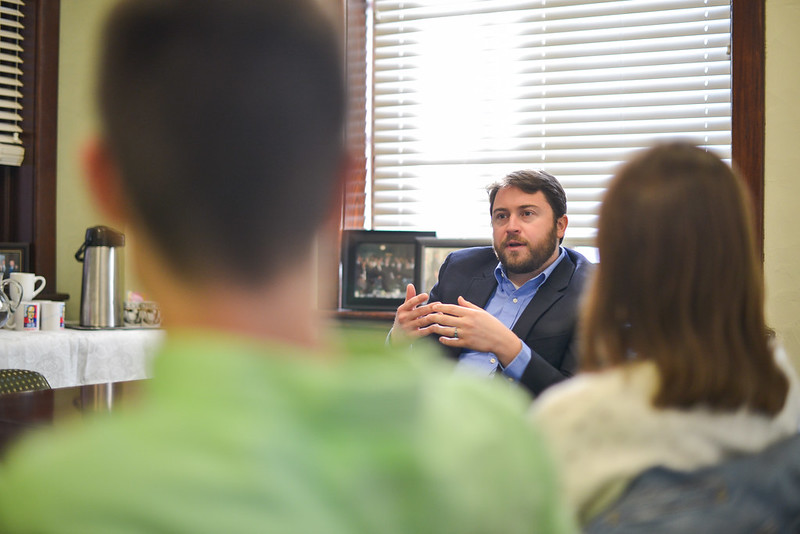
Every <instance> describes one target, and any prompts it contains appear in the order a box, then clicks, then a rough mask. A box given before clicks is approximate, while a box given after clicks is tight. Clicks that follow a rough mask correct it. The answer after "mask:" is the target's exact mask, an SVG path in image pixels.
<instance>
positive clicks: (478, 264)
mask: <svg viewBox="0 0 800 534" xmlns="http://www.w3.org/2000/svg"><path fill="white" fill-rule="evenodd" d="M564 250H565V252H566V255H565V256H564V259H563V260H561V263H559V264H558V266H557V267H556V268H555V270H554V271H553V272H552V273H551V274H550V276H549V277H548V278H547V280H546V281H545V283H544V284H542V285H541V286H540V287H539V289H538V291H537V292H536V295H534V297H533V299H532V300H531V302H530V303H529V304H528V306H527V307H526V308H525V310H523V312H522V314H521V315H520V317H519V319H518V320H517V323H516V324H515V325H514V328H512V330H513V332H514V333H515V334H516V335H517V337H519V338H520V339H521V340H522V341H523V343H525V344H526V345H528V347H530V348H531V361H530V363H529V364H528V367H527V368H526V369H525V372H524V373H523V374H522V378H521V379H520V382H521V383H522V384H523V385H524V386H525V387H526V388H528V389H529V390H530V391H531V392H532V393H533V394H534V395H538V394H539V393H541V392H542V391H544V390H545V389H546V388H547V387H548V386H551V385H553V384H555V383H556V382H560V381H562V380H564V379H566V378H569V377H570V376H572V375H573V374H574V373H575V372H576V371H577V369H578V355H577V342H576V339H575V338H576V336H575V333H576V332H575V327H576V324H577V311H578V303H579V300H580V296H581V292H582V291H583V287H584V284H585V282H586V279H587V276H588V274H589V272H590V271H591V270H592V267H593V266H592V263H591V262H590V261H589V260H587V259H586V258H585V257H584V256H582V255H581V254H579V253H578V252H575V251H574V250H570V249H566V248H565V249H564ZM496 266H497V256H495V253H494V250H492V247H475V248H468V249H463V250H459V251H457V252H453V253H452V254H450V255H449V256H448V257H447V259H446V260H445V261H444V263H443V264H442V267H441V269H440V270H439V282H437V284H436V285H435V286H433V289H432V290H431V292H430V299H429V302H437V301H438V302H444V303H447V304H457V303H458V297H459V296H462V297H464V298H465V299H467V300H468V301H470V302H472V303H473V304H475V305H477V306H481V307H485V306H486V303H487V302H488V301H489V297H491V296H492V294H493V293H494V290H495V288H496V287H497V279H495V277H494V268H495V267H496ZM445 349H446V350H447V352H448V354H449V355H450V356H451V357H453V358H458V355H459V353H460V352H461V349H459V348H457V347H445Z"/></svg>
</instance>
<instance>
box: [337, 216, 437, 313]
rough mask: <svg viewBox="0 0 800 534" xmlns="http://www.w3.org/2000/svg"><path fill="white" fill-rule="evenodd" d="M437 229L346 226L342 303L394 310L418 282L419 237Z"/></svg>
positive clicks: (343, 306) (361, 308)
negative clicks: (347, 227) (380, 228)
mask: <svg viewBox="0 0 800 534" xmlns="http://www.w3.org/2000/svg"><path fill="white" fill-rule="evenodd" d="M435 235H436V234H435V232H407V231H376V230H344V231H343V232H342V273H341V282H342V283H341V288H342V296H341V307H342V308H343V309H350V310H384V311H394V310H396V309H397V307H398V306H400V304H402V303H403V302H404V301H405V296H406V285H408V284H415V285H416V281H415V280H416V279H415V273H416V267H415V263H416V258H417V241H416V240H417V238H419V237H434V236H435Z"/></svg>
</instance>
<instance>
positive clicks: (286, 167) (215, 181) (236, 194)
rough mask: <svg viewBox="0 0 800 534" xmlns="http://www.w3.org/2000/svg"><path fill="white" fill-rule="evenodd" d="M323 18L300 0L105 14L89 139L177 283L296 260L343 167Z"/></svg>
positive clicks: (335, 78)
mask: <svg viewBox="0 0 800 534" xmlns="http://www.w3.org/2000/svg"><path fill="white" fill-rule="evenodd" d="M329 15H330V14H328V13H325V12H323V11H322V10H321V8H320V7H319V6H318V5H317V3H316V2H314V1H311V0H129V1H125V2H123V3H122V4H121V5H119V6H117V8H116V9H115V11H114V12H113V13H112V16H111V18H110V20H109V23H108V24H107V26H106V29H105V34H104V40H103V41H102V42H103V52H102V57H101V62H100V72H99V98H100V113H101V120H102V127H103V130H104V131H103V133H104V135H105V138H106V140H107V142H108V146H109V148H110V151H111V154H112V155H113V157H114V158H115V162H116V163H117V165H118V166H119V169H120V173H121V175H122V176H121V179H122V183H123V187H124V189H125V193H126V194H127V196H128V198H130V199H131V201H132V206H131V207H132V210H133V212H134V213H135V215H136V216H137V217H138V218H140V219H141V222H142V223H143V224H144V226H145V229H146V231H147V232H148V233H149V235H150V237H151V238H152V239H153V240H154V241H155V245H156V246H157V247H159V249H160V252H161V253H162V255H163V256H164V257H165V258H166V259H167V261H168V262H169V263H170V264H171V266H172V267H173V268H174V269H176V270H178V272H181V273H185V274H186V275H187V276H197V275H201V276H208V275H209V274H214V273H220V271H221V270H222V269H224V270H226V271H227V272H230V273H231V274H235V275H238V276H240V277H244V279H246V280H249V281H254V282H255V281H261V280H264V279H266V278H267V277H269V276H270V275H272V274H274V272H275V271H277V270H279V269H282V268H285V267H287V266H289V265H291V263H292V262H293V261H296V260H297V259H298V258H299V257H300V256H301V255H303V254H305V253H306V252H307V251H308V250H310V247H311V244H312V241H313V238H314V236H315V233H316V230H317V228H318V227H319V226H320V224H321V223H322V221H323V219H324V217H325V216H326V215H327V214H328V213H330V209H331V208H332V207H333V206H334V200H333V199H335V198H336V195H337V194H338V186H339V183H338V180H337V178H338V176H339V175H340V172H341V170H342V169H341V167H342V164H343V150H342V129H343V119H344V102H345V94H344V80H343V71H342V59H341V58H342V51H341V50H342V49H341V42H342V41H341V39H340V33H339V31H338V25H337V24H336V23H335V22H336V21H335V18H334V17H330V16H329Z"/></svg>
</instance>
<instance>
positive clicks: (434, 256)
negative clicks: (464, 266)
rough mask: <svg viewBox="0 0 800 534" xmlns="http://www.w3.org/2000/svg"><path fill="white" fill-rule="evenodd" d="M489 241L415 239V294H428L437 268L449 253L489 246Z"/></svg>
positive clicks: (436, 278) (436, 275) (490, 243)
mask: <svg viewBox="0 0 800 534" xmlns="http://www.w3.org/2000/svg"><path fill="white" fill-rule="evenodd" d="M491 245H492V240H491V239H488V238H487V239H447V238H436V237H419V238H417V258H416V260H415V261H414V266H415V268H416V274H415V277H414V278H415V279H416V282H415V286H416V288H417V293H429V292H430V290H431V289H432V288H433V286H434V284H435V283H436V281H437V280H438V277H439V268H440V267H441V266H442V263H444V260H445V258H447V255H448V254H450V253H451V252H455V251H456V250H461V249H462V248H471V247H485V246H491Z"/></svg>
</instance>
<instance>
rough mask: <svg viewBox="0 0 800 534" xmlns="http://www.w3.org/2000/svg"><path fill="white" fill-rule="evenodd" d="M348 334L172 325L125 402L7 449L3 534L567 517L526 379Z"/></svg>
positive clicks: (458, 528) (507, 527)
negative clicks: (264, 336) (268, 334)
mask: <svg viewBox="0 0 800 534" xmlns="http://www.w3.org/2000/svg"><path fill="white" fill-rule="evenodd" d="M354 339H355V340H357V342H356V343H355V344H353V343H351V344H350V346H349V347H348V348H346V349H344V348H343V349H342V351H341V353H340V354H337V355H334V354H313V353H303V352H302V350H301V349H298V348H296V347H288V346H281V345H277V344H275V345H263V344H256V343H250V342H245V341H241V340H239V339H235V338H231V337H224V336H215V335H208V334H198V333H196V332H192V333H189V332H183V333H178V334H173V335H172V336H171V337H170V338H169V341H168V342H167V345H166V346H165V348H164V350H163V352H162V353H161V354H160V356H159V357H158V358H157V360H156V368H155V371H154V376H155V378H154V379H153V380H152V381H151V382H150V384H149V387H148V391H147V394H146V397H145V399H143V400H144V402H141V403H139V404H137V406H136V409H135V410H129V411H119V412H115V413H114V414H113V415H112V416H106V417H96V418H95V419H94V420H92V421H90V423H89V424H86V422H85V421H84V424H81V425H76V426H74V427H72V428H69V427H67V428H60V429H53V430H48V431H44V432H41V433H38V434H37V435H35V436H32V439H28V440H26V441H24V442H23V443H22V445H21V446H20V447H17V448H16V449H15V450H14V451H13V453H12V454H11V455H10V456H9V457H8V459H7V461H6V462H5V464H4V466H3V468H2V471H0V532H3V533H12V532H37V533H43V532H59V533H71V532H75V533H82V534H91V533H103V534H109V533H122V532H125V533H128V532H130V533H132V532H142V533H144V532H147V533H151V532H192V533H203V532H209V533H218V534H222V533H234V532H276V533H301V532H302V533H342V534H344V533H348V534H349V533H362V532H363V533H384V532H385V533H395V532H396V533H409V534H411V533H414V534H416V533H421V532H431V533H433V532H436V533H443V532H458V533H468V532H475V533H484V534H486V533H494V532H503V533H514V532H532V533H561V532H572V531H573V530H572V526H571V524H570V523H569V518H568V516H567V515H566V514H565V512H564V508H562V503H561V499H560V498H559V492H557V491H556V490H555V482H554V475H553V473H552V472H551V468H550V463H549V460H548V458H547V457H546V456H545V452H544V450H543V445H542V443H541V441H540V439H539V438H538V437H537V434H536V433H535V431H534V429H533V428H532V427H531V426H530V424H527V423H526V420H525V411H526V409H527V404H526V400H525V398H524V396H523V395H522V394H521V393H519V392H516V391H513V390H512V389H511V388H506V387H502V386H503V385H502V384H497V385H495V384H493V383H487V382H486V381H480V380H477V379H472V378H469V377H463V376H458V375H454V373H452V370H451V369H450V368H449V367H447V366H446V364H445V363H444V362H442V361H439V360H437V359H434V358H432V357H429V356H428V355H425V354H419V353H415V354H413V355H409V354H397V353H391V354H390V353H389V352H388V351H389V349H386V348H384V347H383V346H382V342H381V341H382V340H379V339H376V341H377V343H373V342H372V341H366V340H363V337H360V336H356V337H354ZM344 354H348V355H347V356H345V355H344Z"/></svg>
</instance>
